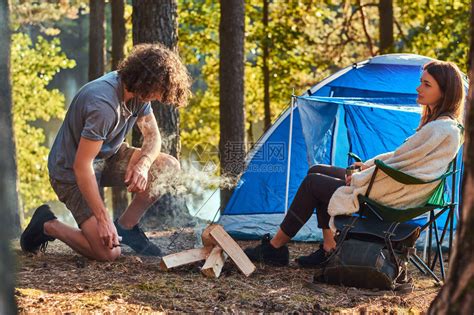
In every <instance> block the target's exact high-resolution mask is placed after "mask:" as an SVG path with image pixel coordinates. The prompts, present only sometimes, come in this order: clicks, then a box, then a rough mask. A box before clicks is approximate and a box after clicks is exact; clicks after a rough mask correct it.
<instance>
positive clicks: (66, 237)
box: [44, 217, 121, 261]
mask: <svg viewBox="0 0 474 315" xmlns="http://www.w3.org/2000/svg"><path fill="white" fill-rule="evenodd" d="M44 233H45V234H46V235H49V236H52V237H54V238H57V239H58V240H60V241H62V242H64V243H66V244H67V245H68V246H69V247H71V248H72V249H73V250H74V251H76V252H77V253H79V254H81V255H83V256H85V257H87V258H90V259H94V260H99V261H112V260H115V259H116V258H117V257H119V256H120V253H121V250H120V247H116V248H113V249H109V248H107V247H106V246H105V245H104V244H103V243H102V240H101V239H100V237H99V234H98V233H97V220H96V218H95V217H90V218H89V219H87V220H86V221H84V223H82V224H81V230H80V229H76V228H73V227H71V226H69V225H66V224H64V223H62V222H60V221H58V220H51V221H47V222H45V224H44Z"/></svg>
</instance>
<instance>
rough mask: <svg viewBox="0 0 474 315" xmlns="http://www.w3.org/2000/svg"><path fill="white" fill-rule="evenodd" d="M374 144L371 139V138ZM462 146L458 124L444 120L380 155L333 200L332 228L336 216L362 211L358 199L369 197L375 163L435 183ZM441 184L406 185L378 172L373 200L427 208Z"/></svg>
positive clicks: (337, 191) (332, 198)
mask: <svg viewBox="0 0 474 315" xmlns="http://www.w3.org/2000/svg"><path fill="white" fill-rule="evenodd" d="M367 141H370V139H367ZM460 145H461V132H460V129H459V127H458V126H457V122H456V121H454V120H452V119H448V118H441V119H438V120H435V121H432V122H430V123H428V124H426V125H425V126H423V127H422V128H421V129H420V130H419V131H418V132H416V133H415V134H414V135H412V136H411V137H410V138H408V139H407V141H406V142H405V143H403V144H402V145H401V146H400V147H398V148H397V149H396V150H395V151H393V152H388V153H384V154H381V155H378V156H376V157H374V158H372V159H370V160H368V161H366V162H365V164H367V165H369V166H371V167H369V168H368V169H366V170H364V171H362V172H359V173H355V174H354V175H353V176H352V179H351V184H350V186H343V187H339V188H338V189H337V190H336V191H335V192H334V194H333V196H332V197H331V200H330V201H329V207H328V212H329V214H330V215H331V220H330V223H329V225H330V227H331V229H333V230H335V226H334V216H336V215H341V214H351V213H354V212H357V211H358V210H359V201H358V199H357V196H358V195H359V194H365V192H366V191H367V188H368V185H369V181H370V178H371V176H372V174H373V172H374V169H375V166H374V161H375V160H376V159H379V160H382V161H384V163H385V164H387V165H389V166H391V167H393V168H395V169H397V170H400V171H402V172H405V173H407V174H409V175H412V176H415V177H417V178H419V179H422V180H427V181H428V180H433V179H435V178H438V177H439V176H441V175H443V174H444V173H445V172H446V171H447V168H448V166H449V163H450V162H451V161H452V160H453V159H454V157H455V156H456V153H457V152H458V150H459V147H460ZM438 184H439V181H435V182H433V183H430V184H423V185H404V184H401V183H398V182H397V181H395V180H394V179H392V178H390V177H388V175H386V174H385V173H384V172H383V171H378V172H377V176H376V178H375V181H374V184H373V186H372V190H371V191H370V194H369V197H370V198H371V199H373V200H376V201H378V202H380V203H382V204H384V205H386V206H389V207H393V208H399V209H407V208H411V207H417V206H421V205H424V204H425V203H426V201H428V199H429V197H430V196H431V194H432V193H433V191H434V189H435V188H436V186H437V185H438Z"/></svg>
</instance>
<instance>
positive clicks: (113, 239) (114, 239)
mask: <svg viewBox="0 0 474 315" xmlns="http://www.w3.org/2000/svg"><path fill="white" fill-rule="evenodd" d="M97 231H98V232H99V237H100V239H101V240H102V244H104V246H106V247H108V248H110V249H113V248H114V247H117V246H119V245H120V243H119V238H118V234H117V229H116V228H115V225H114V223H113V222H112V220H110V218H106V219H98V220H97Z"/></svg>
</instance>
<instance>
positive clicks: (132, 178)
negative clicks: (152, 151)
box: [125, 155, 151, 193]
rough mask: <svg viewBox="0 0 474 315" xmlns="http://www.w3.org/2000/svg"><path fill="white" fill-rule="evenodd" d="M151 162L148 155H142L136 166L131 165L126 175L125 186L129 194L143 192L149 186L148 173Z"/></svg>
mask: <svg viewBox="0 0 474 315" xmlns="http://www.w3.org/2000/svg"><path fill="white" fill-rule="evenodd" d="M150 167H151V160H150V158H149V157H148V156H147V155H141V156H140V158H139V160H138V162H137V163H135V165H130V164H129V166H128V168H127V172H126V173H125V184H126V185H127V190H128V191H129V192H135V193H136V192H143V191H145V189H146V186H147V184H148V171H149V170H150Z"/></svg>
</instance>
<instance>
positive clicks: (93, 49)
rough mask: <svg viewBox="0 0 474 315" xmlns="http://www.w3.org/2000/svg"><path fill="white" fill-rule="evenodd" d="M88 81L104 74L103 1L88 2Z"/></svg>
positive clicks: (90, 0)
mask: <svg viewBox="0 0 474 315" xmlns="http://www.w3.org/2000/svg"><path fill="white" fill-rule="evenodd" d="M89 8H90V13H89V81H92V80H95V79H97V78H98V77H100V76H102V75H103V74H104V65H105V45H104V41H105V23H104V22H105V19H104V16H105V1H104V0H89Z"/></svg>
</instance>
